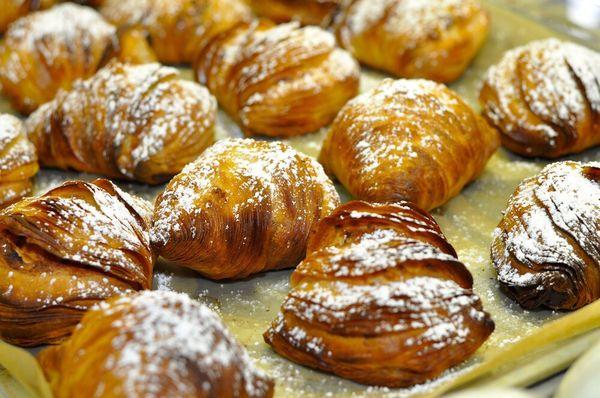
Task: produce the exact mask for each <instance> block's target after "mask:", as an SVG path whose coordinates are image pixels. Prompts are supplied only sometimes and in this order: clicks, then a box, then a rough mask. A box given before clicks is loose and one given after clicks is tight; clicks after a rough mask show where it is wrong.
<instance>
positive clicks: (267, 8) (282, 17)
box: [250, 0, 343, 27]
mask: <svg viewBox="0 0 600 398" xmlns="http://www.w3.org/2000/svg"><path fill="white" fill-rule="evenodd" d="M342 2H343V0H250V5H251V6H252V9H253V10H254V12H255V13H256V14H258V15H260V16H262V17H265V18H268V19H270V20H271V21H274V22H277V23H282V22H289V21H299V22H300V23H301V24H302V25H320V26H323V27H325V26H327V25H329V23H330V22H331V20H332V18H333V15H334V13H335V11H336V10H337V8H338V7H339V6H340V4H341V3H342Z"/></svg>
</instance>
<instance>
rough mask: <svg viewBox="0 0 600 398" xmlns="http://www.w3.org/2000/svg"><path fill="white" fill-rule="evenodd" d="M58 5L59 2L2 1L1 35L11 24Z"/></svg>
mask: <svg viewBox="0 0 600 398" xmlns="http://www.w3.org/2000/svg"><path fill="white" fill-rule="evenodd" d="M56 3H58V0H0V10H2V12H0V34H2V33H4V32H5V31H6V29H7V28H8V26H9V25H10V23H11V22H13V21H16V20H17V19H19V18H20V17H22V16H24V15H27V14H29V13H30V12H33V11H38V10H42V9H44V8H48V7H51V6H52V5H54V4H56Z"/></svg>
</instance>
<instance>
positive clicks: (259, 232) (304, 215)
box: [152, 139, 340, 279]
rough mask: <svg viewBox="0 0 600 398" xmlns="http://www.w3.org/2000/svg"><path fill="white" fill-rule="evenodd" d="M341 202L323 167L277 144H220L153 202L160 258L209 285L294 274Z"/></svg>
mask: <svg viewBox="0 0 600 398" xmlns="http://www.w3.org/2000/svg"><path fill="white" fill-rule="evenodd" d="M339 202H340V198H339V195H338V194H337V192H336V191H335V188H334V186H333V184H332V183H331V181H330V180H329V179H328V178H327V176H326V175H325V173H324V172H323V169H322V167H321V166H320V165H319V164H318V163H317V162H316V161H315V160H313V159H312V158H310V157H308V156H306V155H303V154H301V153H299V152H296V151H295V150H294V149H292V148H291V147H290V146H288V145H287V144H284V143H281V142H267V141H254V140H251V139H228V140H223V141H218V142H217V143H216V144H215V145H213V146H212V147H211V148H209V149H208V150H206V151H205V152H204V153H203V154H202V155H201V156H200V157H199V158H198V159H197V160H196V161H195V162H193V163H190V164H189V165H188V166H186V168H185V169H184V170H183V171H182V172H181V173H180V174H179V175H177V176H176V177H175V178H173V180H171V182H170V183H169V184H168V185H167V188H166V189H165V191H164V192H163V193H162V194H161V195H160V196H159V197H158V198H157V200H156V206H155V213H154V225H153V228H152V243H153V246H154V248H155V250H156V251H157V253H158V254H160V255H161V256H163V257H164V258H166V259H168V260H170V261H173V262H175V263H177V264H180V265H183V266H186V267H189V268H192V269H195V270H196V271H198V272H200V273H201V274H203V275H204V276H207V277H209V278H212V279H224V278H227V279H231V278H244V277H246V276H248V275H251V274H253V273H257V272H261V271H267V270H271V269H281V268H288V267H293V266H295V265H296V264H298V262H300V260H301V259H302V257H303V256H304V252H305V249H306V240H307V237H308V233H309V231H310V228H311V227H312V225H313V224H314V223H315V222H317V221H318V220H319V219H320V218H322V217H324V216H326V215H328V214H329V213H330V212H331V211H332V210H333V209H334V208H335V207H336V206H337V205H338V204H339Z"/></svg>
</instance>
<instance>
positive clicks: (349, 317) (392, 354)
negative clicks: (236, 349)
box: [264, 201, 494, 387]
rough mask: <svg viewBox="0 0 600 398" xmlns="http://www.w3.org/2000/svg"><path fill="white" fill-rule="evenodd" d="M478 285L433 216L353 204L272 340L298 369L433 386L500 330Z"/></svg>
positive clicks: (334, 219)
mask: <svg viewBox="0 0 600 398" xmlns="http://www.w3.org/2000/svg"><path fill="white" fill-rule="evenodd" d="M472 283H473V281H472V277H471V274H470V272H469V271H468V270H467V269H466V268H465V266H464V265H463V264H462V263H461V262H460V261H459V260H458V259H457V257H456V252H455V251H454V249H453V248H452V246H451V245H450V244H449V243H448V242H447V241H446V239H445V237H444V235H443V234H442V232H441V231H440V229H439V226H438V225H437V224H436V222H435V221H434V220H433V218H432V217H431V216H430V215H428V214H427V213H426V212H424V211H422V210H420V209H418V208H417V207H416V206H414V205H413V204H410V203H408V202H399V203H396V204H389V205H383V204H369V203H366V202H359V201H354V202H349V203H346V204H344V205H342V206H340V207H338V208H337V209H336V210H335V211H334V212H333V213H332V214H331V215H330V216H328V217H326V218H324V219H322V220H321V221H320V222H319V223H317V225H316V226H315V228H314V229H313V231H312V233H311V236H310V239H309V242H308V249H307V255H306V258H305V260H304V261H303V262H302V263H300V265H299V266H298V267H297V269H296V270H295V271H294V272H293V273H292V276H291V287H292V290H291V291H290V293H289V294H288V296H287V297H286V299H285V301H284V303H283V305H282V307H281V312H280V314H279V315H278V317H277V318H276V319H275V321H274V322H273V324H272V326H271V327H270V328H269V330H267V332H266V333H265V334H264V338H265V341H266V342H267V343H268V344H270V345H271V346H272V347H273V348H274V349H275V351H277V352H278V353H279V354H281V355H283V356H284V357H286V358H288V359H291V360H292V361H295V362H298V363H300V364H302V365H306V366H310V367H313V368H316V369H320V370H323V371H327V372H331V373H334V374H336V375H338V376H341V377H345V378H348V379H351V380H354V381H357V382H360V383H364V384H371V385H379V386H388V387H406V386H410V385H414V384H419V383H423V382H425V381H427V380H430V379H432V378H435V377H436V376H438V375H440V374H441V373H442V372H443V371H445V370H447V369H448V368H450V367H452V366H454V365H456V364H458V363H460V362H462V361H464V360H465V359H467V358H468V357H469V356H470V355H471V354H472V353H473V352H474V351H475V350H476V349H477V348H478V347H479V346H480V345H481V344H482V343H483V342H484V341H485V340H486V339H487V337H488V336H489V335H490V333H491V332H492V331H493V330H494V323H493V322H492V320H491V319H490V317H489V314H487V313H486V312H484V311H483V310H482V307H481V302H480V300H479V298H478V297H477V295H475V294H474V293H473V291H472Z"/></svg>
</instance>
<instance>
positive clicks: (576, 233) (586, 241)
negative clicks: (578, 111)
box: [492, 161, 600, 310]
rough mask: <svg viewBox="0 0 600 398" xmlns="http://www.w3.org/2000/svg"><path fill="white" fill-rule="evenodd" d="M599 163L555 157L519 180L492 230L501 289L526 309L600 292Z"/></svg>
mask: <svg viewBox="0 0 600 398" xmlns="http://www.w3.org/2000/svg"><path fill="white" fill-rule="evenodd" d="M599 177H600V163H599V162H588V163H580V162H571V161H568V162H558V163H553V164H551V165H549V166H547V167H546V168H544V169H543V170H542V171H541V172H540V173H539V174H537V175H535V176H533V177H531V178H527V179H526V180H524V181H523V182H522V183H521V184H520V185H519V187H518V188H517V189H516V191H515V193H514V194H513V195H512V197H511V198H510V200H509V202H508V208H507V209H506V211H505V212H504V217H503V218H502V221H500V224H499V225H498V228H497V229H496V231H495V233H494V241H493V244H492V260H493V262H494V267H495V268H496V271H497V272H498V281H499V282H500V286H501V287H502V289H503V290H504V291H505V292H506V294H507V295H508V296H509V297H511V298H513V299H514V300H516V301H517V302H518V303H519V304H521V306H523V307H524V308H527V309H533V308H539V307H549V308H553V309H563V310H574V309H578V308H581V307H583V306H585V305H586V304H589V303H591V302H593V301H595V300H597V299H598V298H599V297H600V178H599Z"/></svg>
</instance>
